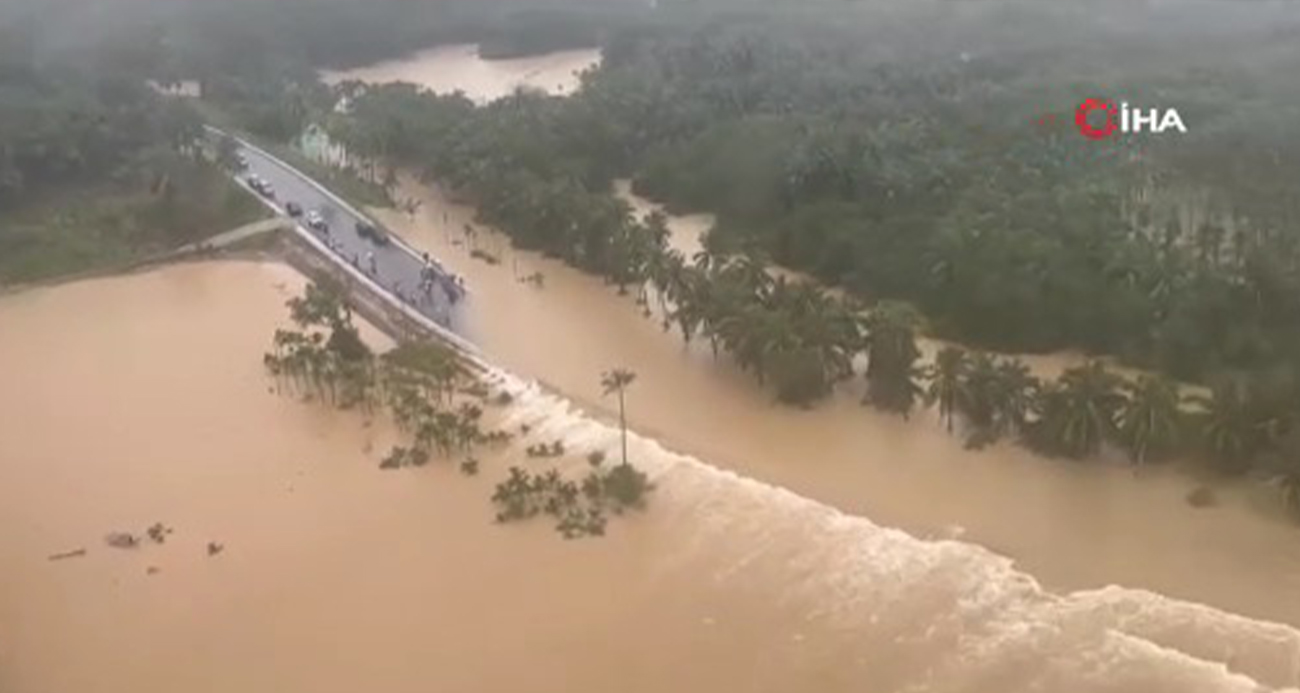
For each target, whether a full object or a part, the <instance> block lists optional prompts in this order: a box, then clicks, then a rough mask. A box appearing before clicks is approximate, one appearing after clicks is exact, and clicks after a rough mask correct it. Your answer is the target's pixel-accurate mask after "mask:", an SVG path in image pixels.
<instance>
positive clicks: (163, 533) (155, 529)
mask: <svg viewBox="0 0 1300 693" xmlns="http://www.w3.org/2000/svg"><path fill="white" fill-rule="evenodd" d="M146 533H147V534H148V535H149V538H150V539H153V540H154V542H155V543H157V544H161V543H163V542H165V541H167V535H168V534H171V533H172V528H171V527H168V526H167V525H164V524H163V523H161V522H155V523H154V524H153V526H151V527H150V528H149V529H148V530H146Z"/></svg>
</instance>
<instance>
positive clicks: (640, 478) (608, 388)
mask: <svg viewBox="0 0 1300 693" xmlns="http://www.w3.org/2000/svg"><path fill="white" fill-rule="evenodd" d="M635 380H636V373H634V372H632V371H631V370H628V369H626V368H615V369H613V370H610V371H607V372H605V373H604V374H602V375H601V379H600V384H601V389H602V390H603V391H604V393H605V395H606V396H609V395H616V396H617V397H618V420H619V432H620V436H621V439H620V440H621V449H622V461H621V462H620V463H619V464H616V465H613V466H609V467H606V466H604V464H605V455H604V453H603V452H593V453H592V454H591V455H589V456H588V457H587V462H588V464H590V465H591V469H590V470H588V471H587V473H586V475H584V476H583V477H582V478H581V479H580V480H573V479H567V478H565V477H564V476H563V475H561V474H560V472H559V471H557V470H555V469H551V470H548V471H546V472H541V473H532V472H529V471H527V470H524V469H522V468H519V467H512V468H511V469H510V476H509V478H507V479H506V480H505V481H503V482H501V483H499V484H497V487H496V491H495V492H494V493H493V495H492V502H493V503H494V504H496V506H497V522H518V521H522V520H527V519H531V518H534V517H537V516H539V515H544V516H547V517H550V518H552V519H553V520H554V521H555V523H556V524H555V529H556V531H558V532H559V533H560V534H561V535H563V536H564V537H565V538H566V539H576V538H579V537H585V536H602V535H604V534H605V528H606V526H607V524H608V519H607V518H608V513H611V512H612V513H614V514H616V515H621V514H623V513H624V512H625V511H627V510H639V509H642V508H644V507H645V500H646V497H647V496H648V495H649V493H650V492H651V491H652V490H653V489H654V485H653V484H651V483H650V480H649V479H648V478H647V477H646V475H645V473H643V472H641V471H640V470H638V469H637V468H636V467H633V466H632V465H631V464H630V463H629V462H628V456H627V390H628V388H629V387H631V385H632V383H633V382H634V381H635ZM556 446H557V447H559V446H560V444H559V443H556ZM546 447H547V446H542V448H543V449H546ZM561 450H562V448H561ZM548 456H549V455H548Z"/></svg>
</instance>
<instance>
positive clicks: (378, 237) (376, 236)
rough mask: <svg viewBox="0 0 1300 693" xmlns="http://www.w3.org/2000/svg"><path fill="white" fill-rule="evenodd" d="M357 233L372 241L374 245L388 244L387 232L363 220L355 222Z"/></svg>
mask: <svg viewBox="0 0 1300 693" xmlns="http://www.w3.org/2000/svg"><path fill="white" fill-rule="evenodd" d="M357 235H358V236H360V237H362V238H364V239H366V240H368V241H370V242H372V243H374V244H375V245H379V246H384V245H388V234H386V233H384V232H383V231H381V230H380V229H379V228H377V227H376V226H375V225H374V224H370V223H367V222H364V221H358V222H357Z"/></svg>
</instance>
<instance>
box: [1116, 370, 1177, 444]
mask: <svg viewBox="0 0 1300 693" xmlns="http://www.w3.org/2000/svg"><path fill="white" fill-rule="evenodd" d="M1124 390H1125V392H1127V394H1128V399H1127V400H1126V401H1125V402H1124V404H1123V406H1122V407H1120V411H1119V425H1118V433H1119V439H1120V441H1121V442H1122V443H1123V444H1124V446H1125V447H1126V448H1127V449H1128V453H1129V457H1130V458H1131V459H1132V460H1133V463H1134V464H1143V463H1145V462H1146V461H1147V459H1148V458H1149V457H1150V456H1151V455H1160V454H1164V453H1168V452H1171V451H1172V450H1173V449H1174V447H1175V446H1176V445H1177V444H1178V440H1179V437H1180V435H1181V433H1182V410H1181V408H1180V405H1181V404H1182V397H1181V396H1180V395H1179V392H1178V386H1177V385H1175V384H1174V383H1172V382H1171V381H1169V380H1168V379H1166V378H1163V377H1158V376H1149V375H1144V376H1142V377H1140V378H1138V380H1137V382H1135V383H1133V382H1130V383H1125V384H1124Z"/></svg>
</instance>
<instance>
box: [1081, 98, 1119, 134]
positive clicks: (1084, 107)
mask: <svg viewBox="0 0 1300 693" xmlns="http://www.w3.org/2000/svg"><path fill="white" fill-rule="evenodd" d="M1093 111H1104V112H1105V113H1106V124H1105V125H1104V126H1102V127H1095V126H1094V125H1093V124H1092V123H1089V122H1088V115H1089V114H1090V113H1092V112H1093ZM1116 113H1118V111H1117V110H1116V109H1115V106H1113V105H1111V103H1110V102H1108V101H1101V100H1098V99H1088V100H1086V101H1084V102H1083V103H1081V104H1079V108H1078V109H1077V110H1075V112H1074V124H1075V125H1077V126H1079V132H1081V133H1083V136H1084V137H1087V138H1089V139H1094V140H1104V139H1106V138H1107V137H1110V136H1111V134H1112V133H1114V132H1115V131H1116V130H1118V129H1119V124H1118V123H1116V122H1115V115H1116Z"/></svg>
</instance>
